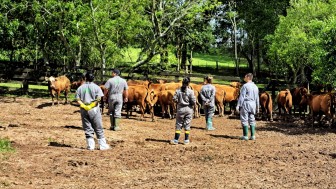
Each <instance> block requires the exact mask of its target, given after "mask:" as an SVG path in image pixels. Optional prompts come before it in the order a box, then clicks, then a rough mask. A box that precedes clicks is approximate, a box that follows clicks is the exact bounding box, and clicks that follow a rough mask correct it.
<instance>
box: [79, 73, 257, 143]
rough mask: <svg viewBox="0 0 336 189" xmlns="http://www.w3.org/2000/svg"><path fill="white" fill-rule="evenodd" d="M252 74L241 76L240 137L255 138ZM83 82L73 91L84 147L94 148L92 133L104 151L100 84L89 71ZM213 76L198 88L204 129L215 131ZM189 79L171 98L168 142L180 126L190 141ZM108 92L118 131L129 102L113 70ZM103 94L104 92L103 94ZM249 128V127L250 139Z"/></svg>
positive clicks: (113, 125) (192, 101)
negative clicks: (173, 105)
mask: <svg viewBox="0 0 336 189" xmlns="http://www.w3.org/2000/svg"><path fill="white" fill-rule="evenodd" d="M252 79H253V74H251V73H248V74H246V75H245V77H244V81H245V82H246V83H245V84H244V85H243V86H242V88H241V89H240V96H239V99H238V103H237V106H236V111H238V112H239V114H240V120H241V125H242V129H243V136H242V137H241V138H240V139H241V140H249V139H250V140H255V139H256V136H255V127H256V122H255V115H256V114H257V113H258V111H259V89H258V87H257V86H256V85H255V84H254V82H253V81H252ZM85 80H86V81H85V83H84V84H83V85H81V86H80V87H79V88H78V89H77V91H76V99H77V102H78V104H79V105H80V112H81V119H82V125H83V129H84V133H85V137H86V142H87V149H88V150H94V149H95V141H94V134H96V137H97V139H98V144H99V149H100V150H107V149H110V146H109V145H108V144H107V142H106V139H105V137H104V130H103V126H102V115H101V112H100V108H99V102H100V99H101V98H103V97H104V94H103V92H102V90H101V89H100V87H99V86H98V85H96V84H95V83H93V80H94V75H93V73H91V72H87V73H86V74H85ZM212 80H213V77H212V76H206V77H205V78H204V85H203V86H202V89H201V91H200V96H201V99H202V103H203V104H202V105H203V108H204V114H205V120H206V127H205V128H206V130H208V131H212V130H215V128H214V127H213V124H212V118H213V116H214V113H215V94H216V88H215V87H214V86H213V85H212ZM189 84H190V78H189V77H185V78H183V80H182V87H181V88H179V89H177V90H176V92H175V94H174V97H173V100H174V101H175V102H176V104H177V112H176V124H175V136H174V139H173V140H171V141H170V144H173V145H177V144H179V138H180V135H181V132H182V129H184V130H185V137H184V142H183V144H189V143H190V140H189V138H190V137H189V135H190V126H191V121H192V117H193V106H194V105H195V103H196V98H195V95H194V92H193V90H192V89H191V88H190V87H189ZM105 88H106V89H107V91H106V94H108V103H109V112H110V123H111V127H110V129H111V130H113V131H120V130H121V128H120V126H119V120H120V118H121V109H122V104H123V102H128V99H127V97H128V85H127V82H126V80H125V79H123V78H121V77H120V71H119V70H117V69H114V70H113V71H112V78H110V79H109V80H108V81H107V82H106V83H105ZM106 94H105V95H106ZM249 128H250V130H251V135H250V138H249V137H248V136H249V134H248V133H249Z"/></svg>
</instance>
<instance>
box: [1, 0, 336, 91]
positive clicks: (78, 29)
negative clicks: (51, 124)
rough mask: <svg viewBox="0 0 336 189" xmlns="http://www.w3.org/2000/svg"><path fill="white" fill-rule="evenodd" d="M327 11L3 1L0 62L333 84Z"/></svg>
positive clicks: (253, 2) (305, 6) (300, 3)
mask: <svg viewBox="0 0 336 189" xmlns="http://www.w3.org/2000/svg"><path fill="white" fill-rule="evenodd" d="M335 7H336V0H279V1H273V0H244V1H233V0H165V1H163V0H158V1H150V0H130V1H110V0H86V1H83V0H71V1H57V0H21V1H11V0H3V2H2V3H1V4H0V37H1V38H0V41H1V43H0V60H2V62H6V66H5V67H8V66H9V65H10V64H11V62H22V63H23V64H25V65H27V66H28V65H29V66H32V67H35V68H39V69H40V70H43V69H44V68H45V67H48V69H50V70H53V71H54V70H57V69H59V68H60V67H61V68H62V69H60V70H57V73H58V74H63V73H64V72H76V71H77V70H78V68H87V69H95V70H96V71H97V73H96V74H97V75H101V76H103V75H105V74H106V73H105V72H106V68H114V67H119V68H121V69H122V70H124V72H127V73H129V74H132V73H137V74H142V75H143V74H144V73H145V72H148V71H150V72H151V74H155V73H160V72H162V71H171V72H178V73H180V72H182V73H183V72H185V73H187V72H190V70H188V69H190V67H189V65H190V64H192V65H193V67H192V68H193V69H192V70H193V72H199V73H203V72H205V73H207V72H211V73H213V74H218V75H233V76H241V75H242V74H245V73H246V72H247V71H249V72H253V73H254V74H255V75H256V76H257V77H258V78H265V77H270V78H276V79H279V80H285V81H286V82H287V83H291V84H303V83H307V82H309V83H311V82H313V83H316V84H331V85H335V84H336V83H335V77H336V76H335V75H336V74H335V72H336V71H335V56H336V53H335V52H336V50H335V46H336V45H335V44H336V38H335V36H336V35H335V31H336V21H335V20H336V19H335V16H336V12H335V11H334V8H335ZM216 62H218V65H219V68H217V67H216ZM210 65H211V66H210ZM204 66H207V67H208V66H210V67H213V69H204V68H203V67H204ZM222 66H223V67H225V68H221V67H222ZM187 68H188V69H187ZM2 70H4V69H2ZM0 75H1V73H0Z"/></svg>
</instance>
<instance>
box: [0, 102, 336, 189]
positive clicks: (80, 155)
mask: <svg viewBox="0 0 336 189" xmlns="http://www.w3.org/2000/svg"><path fill="white" fill-rule="evenodd" d="M0 107H1V111H0V126H1V127H0V137H1V138H8V139H9V140H10V141H11V142H12V144H13V146H14V147H15V149H16V152H15V153H11V154H0V188H24V189H27V188H34V189H35V188H48V189H50V188H64V189H69V188H75V189H77V188H78V189H82V188H146V189H147V188H336V178H335V175H336V159H335V158H336V145H335V141H336V134H335V129H331V128H318V127H308V126H305V125H304V124H303V122H302V121H299V120H293V121H289V122H284V121H275V122H272V123H270V122H265V121H258V122H257V140H256V141H241V140H239V139H238V137H239V136H240V135H241V134H242V129H241V127H240V122H239V120H238V119H229V118H228V117H227V116H226V117H224V118H222V117H215V118H214V120H213V122H214V126H215V127H216V130H215V131H206V130H204V127H205V120H204V117H201V118H198V119H193V121H192V130H191V143H190V145H182V143H181V144H179V145H174V146H172V145H170V144H169V140H171V139H172V138H173V135H174V123H175V120H169V119H161V118H160V117H157V121H156V122H151V121H150V116H149V115H148V114H147V115H145V116H146V120H145V121H140V120H139V119H138V115H134V116H133V117H131V118H130V119H123V120H122V123H121V124H122V129H123V130H122V131H119V132H115V131H110V130H108V128H109V117H108V116H107V115H104V116H103V123H104V128H105V136H106V138H107V141H108V143H109V144H110V145H111V146H112V149H111V150H107V151H99V150H94V151H88V150H86V149H85V147H86V142H85V137H84V132H83V130H82V127H81V120H80V114H79V108H78V107H76V106H74V105H71V104H67V105H63V104H60V105H58V106H51V100H50V99H42V98H36V99H29V98H16V99H14V98H11V97H0ZM183 138H184V136H183V135H182V137H181V139H183ZM180 141H181V142H182V140H180Z"/></svg>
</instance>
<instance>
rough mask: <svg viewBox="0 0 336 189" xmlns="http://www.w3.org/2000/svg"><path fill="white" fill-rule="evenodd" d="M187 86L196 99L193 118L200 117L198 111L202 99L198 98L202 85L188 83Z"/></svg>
mask: <svg viewBox="0 0 336 189" xmlns="http://www.w3.org/2000/svg"><path fill="white" fill-rule="evenodd" d="M189 86H190V88H191V89H192V90H193V91H194V95H195V98H196V104H195V106H194V118H198V117H201V113H200V111H201V101H202V99H201V98H200V92H201V89H202V86H203V84H194V83H190V84H189Z"/></svg>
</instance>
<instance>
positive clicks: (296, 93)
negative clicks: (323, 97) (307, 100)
mask: <svg viewBox="0 0 336 189" xmlns="http://www.w3.org/2000/svg"><path fill="white" fill-rule="evenodd" d="M290 92H291V94H292V98H293V106H294V110H293V112H294V114H295V110H296V109H297V108H298V109H299V116H301V114H302V112H303V115H305V109H307V104H304V103H301V100H302V98H303V96H304V95H306V94H308V89H307V88H305V87H296V88H293V89H291V91H290Z"/></svg>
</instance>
